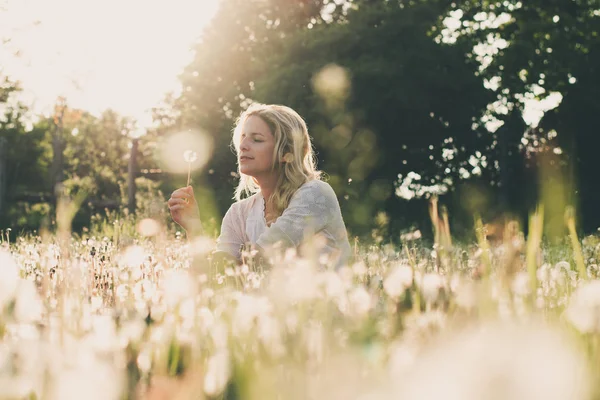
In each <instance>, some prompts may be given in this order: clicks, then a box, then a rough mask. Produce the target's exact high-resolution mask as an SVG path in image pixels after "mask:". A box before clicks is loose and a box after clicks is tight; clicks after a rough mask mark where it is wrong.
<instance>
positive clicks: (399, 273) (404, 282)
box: [383, 264, 413, 298]
mask: <svg viewBox="0 0 600 400" xmlns="http://www.w3.org/2000/svg"><path fill="white" fill-rule="evenodd" d="M412 283H413V270H412V268H411V267H410V266H409V265H404V264H400V265H396V266H394V267H393V268H392V270H391V272H390V273H389V274H388V276H387V277H386V278H385V280H384V281H383V289H384V290H385V292H386V293H387V295H388V296H390V297H392V298H398V297H400V296H402V295H403V294H404V292H405V290H406V289H407V288H408V287H410V286H412Z"/></svg>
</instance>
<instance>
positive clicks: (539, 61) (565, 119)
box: [446, 0, 600, 231]
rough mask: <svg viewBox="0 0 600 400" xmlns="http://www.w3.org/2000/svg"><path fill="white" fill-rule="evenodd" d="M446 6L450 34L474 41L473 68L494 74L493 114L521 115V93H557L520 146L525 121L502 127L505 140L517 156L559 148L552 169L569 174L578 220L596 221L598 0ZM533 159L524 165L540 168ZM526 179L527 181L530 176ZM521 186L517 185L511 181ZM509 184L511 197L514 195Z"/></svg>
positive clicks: (599, 195)
mask: <svg viewBox="0 0 600 400" xmlns="http://www.w3.org/2000/svg"><path fill="white" fill-rule="evenodd" d="M451 9H452V10H451V11H450V13H451V14H452V15H454V17H455V18H456V19H458V20H459V22H460V24H455V25H456V26H457V27H458V28H457V29H455V30H454V31H453V32H450V36H454V38H456V40H457V41H456V43H460V44H462V45H465V44H466V45H467V46H470V47H471V48H473V49H474V51H471V52H470V53H468V56H470V57H471V58H473V59H475V58H479V61H480V62H481V63H482V68H481V76H482V77H483V78H484V79H486V80H487V81H488V82H494V84H493V85H492V86H496V88H495V91H496V93H497V98H498V101H499V102H501V103H503V104H504V105H505V106H506V110H505V112H504V113H503V114H504V115H499V118H500V119H501V120H511V119H513V116H512V115H513V114H515V115H517V116H519V117H520V116H522V115H523V113H524V111H525V110H526V104H527V101H528V100H531V99H537V100H543V99H546V98H548V97H549V96H550V95H551V94H553V93H560V94H561V96H562V102H560V104H559V105H558V106H557V107H556V108H554V109H553V110H551V111H548V112H546V113H545V115H544V116H543V118H542V119H541V121H540V123H539V125H538V126H532V127H530V128H528V129H527V135H529V140H528V141H526V142H527V145H526V146H523V145H521V141H522V139H523V138H524V137H523V135H524V134H525V133H526V132H525V129H522V128H519V127H515V129H514V130H505V133H506V134H509V133H510V137H509V138H505V141H506V142H507V145H508V147H511V148H513V149H514V148H517V147H520V150H521V152H520V154H521V155H522V156H525V155H527V154H528V153H529V154H531V153H538V154H539V150H541V149H543V148H546V149H547V150H550V151H551V152H561V151H562V153H563V154H562V156H561V160H560V162H559V164H561V165H563V166H564V168H562V169H559V170H556V173H557V174H563V175H566V176H569V174H571V178H570V179H569V180H572V181H575V182H577V186H578V191H579V193H578V194H579V196H578V197H579V205H580V213H581V216H582V217H583V218H582V222H583V227H584V229H585V230H586V231H591V230H594V229H596V228H597V227H598V226H599V225H600V212H599V211H598V209H597V207H596V204H597V203H598V201H599V200H600V189H598V185H597V184H596V182H595V174H594V171H595V170H596V169H597V168H598V167H599V165H598V162H599V161H598V157H596V155H595V148H597V146H598V145H600V137H599V136H598V135H597V134H596V132H595V131H594V121H592V118H593V116H594V115H595V114H597V113H598V112H599V111H600V101H599V100H598V94H599V92H598V88H599V87H600V86H599V85H598V83H599V82H598V79H599V78H598V66H599V65H600V58H599V57H600V56H599V50H600V39H599V37H598V33H599V31H600V20H599V19H598V9H600V1H598V0H573V1H568V2H561V1H551V2H548V1H542V0H533V1H527V2H521V1H516V0H510V1H483V2H467V1H461V2H455V3H453V5H452V6H451ZM446 33H448V32H446ZM482 43H483V44H485V43H487V44H488V46H482ZM477 46H478V51H475V50H476V49H477ZM486 50H487V51H486ZM555 149H556V150H555ZM504 164H505V165H506V164H507V162H505V163H504ZM534 164H535V165H531V166H530V167H532V168H535V169H539V168H541V165H540V164H539V163H534ZM500 168H503V167H502V166H501V167H500ZM528 186H529V187H532V186H533V187H535V185H532V182H529V185H528ZM521 189H522V185H516V186H515V187H514V190H515V191H517V190H521ZM565 190H569V187H568V185H567V187H566V188H565ZM515 191H513V192H512V194H513V197H518V195H517V196H515V195H516V194H517V193H518V192H515ZM574 194H575V193H572V194H571V196H573V195H574ZM568 201H569V202H575V200H574V199H573V198H571V199H570V200H568Z"/></svg>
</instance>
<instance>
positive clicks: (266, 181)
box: [256, 175, 277, 201]
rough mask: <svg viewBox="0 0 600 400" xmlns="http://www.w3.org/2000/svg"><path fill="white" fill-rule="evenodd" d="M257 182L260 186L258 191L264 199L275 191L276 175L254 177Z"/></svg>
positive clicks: (267, 198)
mask: <svg viewBox="0 0 600 400" xmlns="http://www.w3.org/2000/svg"><path fill="white" fill-rule="evenodd" d="M256 181H257V182H258V186H259V187H260V192H261V193H262V196H263V198H264V199H265V201H267V200H269V199H270V198H271V195H272V194H273V192H274V191H275V186H276V185H277V176H276V175H272V176H269V177H265V178H260V179H259V178H256Z"/></svg>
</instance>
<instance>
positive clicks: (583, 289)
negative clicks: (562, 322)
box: [565, 280, 600, 333]
mask: <svg viewBox="0 0 600 400" xmlns="http://www.w3.org/2000/svg"><path fill="white" fill-rule="evenodd" d="M565 317H566V318H567V319H568V320H569V321H570V322H571V323H572V324H573V325H574V326H575V327H576V328H577V329H578V330H579V331H580V332H583V333H591V332H600V281H599V280H595V281H591V282H588V283H586V284H584V285H583V286H580V287H579V288H577V290H576V291H575V293H573V295H572V296H571V300H570V302H569V307H568V308H567V310H566V311H565Z"/></svg>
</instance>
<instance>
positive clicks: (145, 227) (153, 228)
mask: <svg viewBox="0 0 600 400" xmlns="http://www.w3.org/2000/svg"><path fill="white" fill-rule="evenodd" d="M160 229H161V228H160V224H159V223H158V221H156V220H154V219H152V218H144V219H142V220H141V221H140V222H139V223H138V226H137V231H138V233H139V234H140V235H142V236H147V237H151V236H156V235H157V234H158V233H159V232H160Z"/></svg>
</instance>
